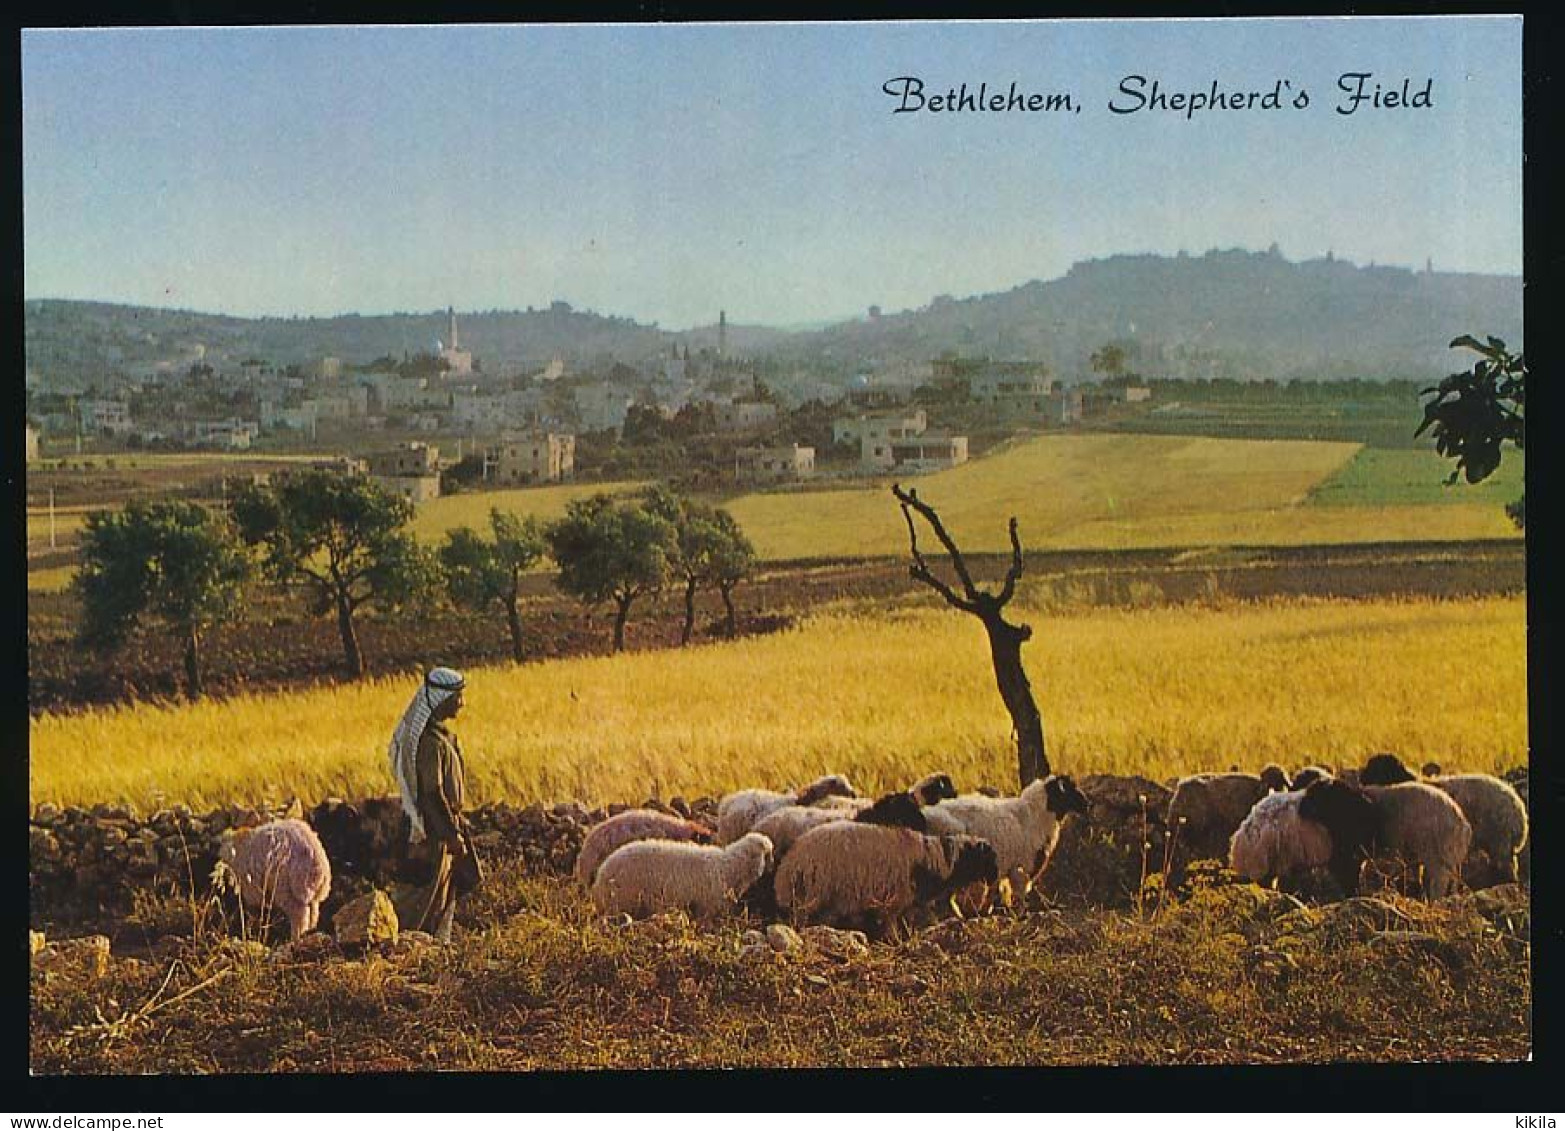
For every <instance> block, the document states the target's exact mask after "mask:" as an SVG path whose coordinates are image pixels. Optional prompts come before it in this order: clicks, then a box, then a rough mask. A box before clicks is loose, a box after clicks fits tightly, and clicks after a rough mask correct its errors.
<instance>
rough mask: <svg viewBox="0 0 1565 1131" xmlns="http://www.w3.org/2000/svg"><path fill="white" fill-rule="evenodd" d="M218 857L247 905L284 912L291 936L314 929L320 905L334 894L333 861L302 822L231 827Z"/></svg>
mask: <svg viewBox="0 0 1565 1131" xmlns="http://www.w3.org/2000/svg"><path fill="white" fill-rule="evenodd" d="M218 860H219V861H220V862H221V865H222V866H223V867H225V868H226V869H227V871H228V872H229V873H230V874H231V875H232V876H233V878H234V880H235V881H236V883H237V886H238V889H239V898H240V900H241V901H242V902H243V903H244V904H245V906H247V907H251V908H255V909H257V910H260V911H263V912H264V911H266V910H270V909H276V910H277V911H280V912H282V914H283V915H284V916H285V917H286V918H287V920H288V933H289V937H290V938H294V939H297V938H299V936H301V935H303V934H305V933H306V932H308V931H313V930H314V929H315V927H316V925H317V924H318V923H319V922H320V915H321V903H322V902H323V901H324V900H325V899H326V897H327V896H328V895H330V894H331V862H330V861H329V860H327V858H326V850H325V849H324V848H322V847H321V842H320V838H319V837H317V836H316V835H315V832H314V830H313V829H311V828H310V826H309V825H307V824H305V823H304V822H303V821H299V820H291V819H290V820H282V821H269V822H268V823H266V824H264V825H261V826H259V827H257V828H253V829H234V830H230V831H229V832H227V833H225V834H224V836H223V840H222V844H221V846H220V848H219V850H218Z"/></svg>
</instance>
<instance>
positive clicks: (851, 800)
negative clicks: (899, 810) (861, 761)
mask: <svg viewBox="0 0 1565 1131" xmlns="http://www.w3.org/2000/svg"><path fill="white" fill-rule="evenodd" d="M897 796H903V795H900V794H891V793H888V794H886V795H885V797H881V798H878V799H876V800H875V801H871V800H870V799H869V798H867V797H828V798H826V799H825V800H824V801H821V802H818V803H817V805H818V807H819V808H822V809H840V810H842V811H843V812H847V813H862V812H863V811H864V810H865V809H868V808H869V807H870V806H871V805H878V804H880V803H881V802H882V801H885V800H886V799H887V798H890V797H897ZM905 796H908V797H911V798H913V800H914V801H915V802H916V803H917V804H919V805H920V806H923V805H938V804H939V803H940V802H942V801H945V800H948V799H950V798H953V797H955V796H956V786H955V785H953V784H952V782H951V775H950V774H926V775H925V776H924V777H922V778H919V779H918V781H916V782H914V783H913V784H912V785H911V786H909V787H908V788H907V791H906V794H905ZM879 823H882V824H884V823H887V822H879ZM890 823H892V824H901V823H902V822H900V821H893V822H890ZM906 827H908V828H913V827H914V826H912V825H908V826H906Z"/></svg>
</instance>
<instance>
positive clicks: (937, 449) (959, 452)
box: [889, 432, 967, 471]
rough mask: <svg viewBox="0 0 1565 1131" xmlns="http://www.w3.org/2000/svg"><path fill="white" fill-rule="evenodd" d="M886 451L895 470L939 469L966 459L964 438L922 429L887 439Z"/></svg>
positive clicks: (953, 465)
mask: <svg viewBox="0 0 1565 1131" xmlns="http://www.w3.org/2000/svg"><path fill="white" fill-rule="evenodd" d="M889 453H890V457H891V466H893V467H895V468H896V469H897V470H898V471H902V470H907V471H941V470H944V469H945V468H948V467H955V466H956V465H957V464H960V463H966V462H967V437H966V436H950V435H946V434H944V433H938V432H925V433H924V434H923V435H921V436H909V437H906V438H905V439H900V440H891V441H889Z"/></svg>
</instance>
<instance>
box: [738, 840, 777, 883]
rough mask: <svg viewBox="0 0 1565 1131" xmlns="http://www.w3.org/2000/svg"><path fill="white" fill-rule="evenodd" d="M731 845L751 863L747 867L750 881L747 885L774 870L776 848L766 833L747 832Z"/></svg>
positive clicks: (746, 871)
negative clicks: (773, 861) (773, 860)
mask: <svg viewBox="0 0 1565 1131" xmlns="http://www.w3.org/2000/svg"><path fill="white" fill-rule="evenodd" d="M730 847H731V848H732V849H736V850H737V852H736V853H735V854H736V855H738V856H739V857H741V858H742V859H744V860H746V861H747V862H748V864H749V866H748V867H747V868H746V869H745V873H746V880H747V881H748V882H747V883H746V884H745V885H744V886H745V887H749V886H750V883H753V882H754V881H756V880H758V879H760V878H761V877H762V876H764V875H765V874H766V873H767V872H770V871H771V870H772V859H773V857H774V855H775V850H774V849H773V848H772V838H771V837H769V836H767V835H766V834H765V833H745V834H744V836H742V837H740V838H739V839H738V840H736V841H734V843H733V844H732V845H731V846H730Z"/></svg>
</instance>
